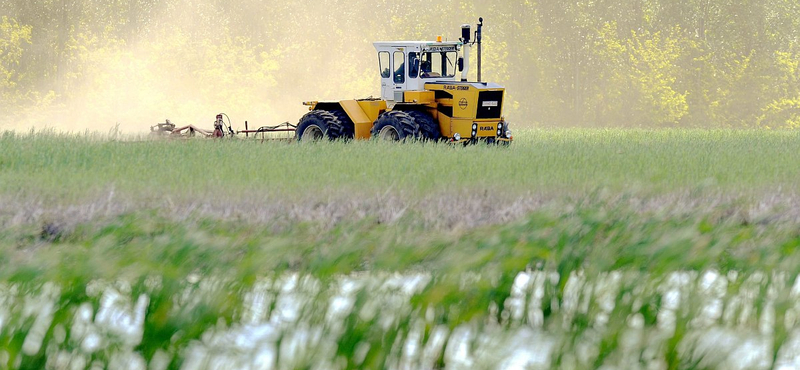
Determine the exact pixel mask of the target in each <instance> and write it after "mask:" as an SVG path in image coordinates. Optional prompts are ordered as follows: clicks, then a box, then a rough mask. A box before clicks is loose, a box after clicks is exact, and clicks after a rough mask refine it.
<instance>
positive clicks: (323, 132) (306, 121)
mask: <svg viewBox="0 0 800 370" xmlns="http://www.w3.org/2000/svg"><path fill="white" fill-rule="evenodd" d="M340 126H341V123H340V122H339V120H338V119H337V118H336V116H334V115H333V114H331V113H330V112H327V111H324V110H314V111H311V112H308V113H306V115H304V116H303V118H300V122H298V123H297V130H295V137H296V138H297V141H316V140H322V139H323V138H328V139H330V140H333V139H335V138H336V137H337V136H335V135H336V132H332V131H331V127H340Z"/></svg>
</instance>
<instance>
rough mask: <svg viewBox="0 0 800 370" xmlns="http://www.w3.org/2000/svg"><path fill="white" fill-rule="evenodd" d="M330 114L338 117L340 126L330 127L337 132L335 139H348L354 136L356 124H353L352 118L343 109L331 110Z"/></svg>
mask: <svg viewBox="0 0 800 370" xmlns="http://www.w3.org/2000/svg"><path fill="white" fill-rule="evenodd" d="M331 114H333V115H334V116H336V119H338V120H339V123H340V126H339V127H337V128H336V129H335V130H334V129H333V128H331V131H335V132H336V133H337V134H338V136H337V137H336V138H337V139H346V140H349V139H352V138H353V137H355V136H356V126H355V125H354V124H353V120H351V119H350V116H348V115H347V113H345V111H344V110H342V109H336V110H332V111H331Z"/></svg>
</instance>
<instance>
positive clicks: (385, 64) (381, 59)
mask: <svg viewBox="0 0 800 370" xmlns="http://www.w3.org/2000/svg"><path fill="white" fill-rule="evenodd" d="M378 68H380V71H381V77H383V78H389V77H391V76H392V72H391V70H390V69H389V52H387V51H382V52H380V53H378Z"/></svg>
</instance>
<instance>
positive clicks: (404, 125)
mask: <svg viewBox="0 0 800 370" xmlns="http://www.w3.org/2000/svg"><path fill="white" fill-rule="evenodd" d="M372 137H374V138H378V139H382V140H390V141H400V140H412V139H418V138H419V125H418V124H417V123H416V122H414V118H413V117H411V116H410V115H409V114H408V113H406V112H401V111H396V110H395V111H391V112H386V113H384V114H382V115H381V116H380V117H378V120H376V121H375V124H374V125H373V126H372Z"/></svg>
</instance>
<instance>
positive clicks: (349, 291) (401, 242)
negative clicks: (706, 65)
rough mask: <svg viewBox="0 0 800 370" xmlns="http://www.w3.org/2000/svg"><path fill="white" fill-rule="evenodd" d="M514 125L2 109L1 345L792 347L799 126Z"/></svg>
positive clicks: (375, 349)
mask: <svg viewBox="0 0 800 370" xmlns="http://www.w3.org/2000/svg"><path fill="white" fill-rule="evenodd" d="M515 136H516V139H517V140H516V141H515V143H514V144H513V146H512V147H510V148H499V147H486V146H473V147H451V146H449V145H444V144H441V145H440V144H431V143H409V144H389V143H381V142H353V143H320V144H311V145H307V144H303V145H300V144H288V143H281V142H269V143H260V142H258V141H238V140H234V141H226V140H221V141H209V140H189V141H149V140H133V139H130V140H129V139H119V138H107V137H100V136H93V135H78V136H70V135H60V134H52V133H43V134H42V133H38V134H37V133H34V134H11V133H6V134H4V135H3V136H1V137H0V148H1V149H0V225H2V228H0V266H2V267H0V281H2V283H0V368H3V367H6V366H7V367H9V368H26V369H38V368H44V367H49V368H65V369H66V368H70V366H76V367H77V368H83V367H80V366H78V365H80V364H84V365H85V366H84V367H88V366H89V365H90V364H92V363H97V364H101V365H102V364H111V365H109V367H110V368H131V369H133V368H140V367H137V366H138V365H137V364H143V363H144V364H146V365H147V366H150V367H149V368H170V369H173V368H174V369H205V368H215V367H214V366H213V365H212V364H214V363H221V364H223V365H219V367H216V368H230V369H237V368H279V369H300V368H332V369H338V368H369V369H382V368H393V369H394V368H398V369H399V368H445V367H446V368H487V369H488V368H493V369H494V368H504V369H505V368H508V369H512V368H518V367H515V366H516V365H519V364H522V365H524V366H527V368H531V369H537V368H554V369H555V368H559V369H562V368H572V369H590V368H603V367H604V368H620V369H629V368H669V369H689V368H698V369H699V368H713V369H716V368H719V369H732V368H743V369H744V368H749V369H760V368H764V369H768V368H780V367H781V366H790V365H792V364H795V363H797V360H796V359H797V358H800V351H798V350H797V349H796V347H797V346H798V345H800V343H798V341H799V340H800V339H799V338H800V332H797V331H796V328H797V325H798V320H797V318H798V317H800V304H798V303H797V302H796V297H797V296H798V295H799V294H800V289H795V288H793V286H794V285H795V283H796V280H797V276H798V274H800V253H798V246H800V232H798V230H800V207H799V206H800V197H798V196H797V190H798V185H797V184H798V180H800V168H798V166H797V164H798V163H800V150H798V149H800V135H798V134H797V133H796V132H792V131H777V132H770V131H701V130H688V131H687V130H665V131H644V130H632V131H623V130H552V131H551V130H533V131H523V132H519V131H517V132H515ZM141 297H146V300H144V301H141V300H140V299H141ZM676 297H677V298H676ZM48 302H49V303H48ZM254 302H255V303H254ZM342 302H344V303H342ZM334 303H336V304H334ZM339 305H342V306H343V307H345V308H342V309H341V310H340V309H336V307H339ZM137 307H138V308H140V309H141V310H143V311H137ZM378 308H380V309H378ZM87 310H88V311H87ZM82 312H89V314H82ZM136 312H143V313H144V315H143V316H141V315H140V316H141V317H139V319H140V320H139V321H137V319H136V314H135V313H136ZM114 314H116V316H115V315H114ZM87 315H88V316H87ZM87 317H88V318H87ZM106 317H116V318H117V319H116V321H114V320H107V319H104V318H106ZM119 322H123V323H127V324H126V325H128V326H125V325H122V324H119ZM253 325H256V327H258V328H262V329H263V328H266V329H263V330H266V331H269V333H272V334H270V335H267V334H263V335H262V334H259V335H261V336H259V335H256V334H253V331H254V330H255V329H253ZM258 325H261V326H258ZM86 327H89V328H92V329H91V330H88V329H85V328H86ZM128 327H132V328H133V329H130V330H129V331H126V330H128V329H125V328H128ZM123 329H125V330H123ZM137 330H138V331H137ZM315 330H318V331H315ZM242 332H246V333H249V334H248V335H249V336H246V338H249V339H248V340H246V341H245V342H246V343H252V344H253V345H252V346H249V345H250V344H247V345H242V344H240V343H239V342H237V341H236V340H235V339H231V338H233V337H235V335H238V334H237V333H239V334H241V333H242ZM92 333H94V334H92ZM259 333H263V331H262V332H259ZM314 333H316V334H314ZM470 333H471V334H470ZM709 333H710V334H709ZM95 334H96V336H97V337H98V338H102V339H101V340H99V343H101V344H98V345H93V344H92V343H95V342H92V341H90V340H89V339H91V338H94V337H92V335H95ZM242 335H243V334H242ZM442 336H443V338H445V339H441V338H442ZM87 338H89V339H87ZM131 338H133V339H131ZM437 338H438V339H437ZM722 339H724V340H722ZM37 343H38V346H37ZM87 343H89V344H87ZM236 343H239V344H236ZM534 344H535V345H534ZM459 348H462V349H463V350H459ZM258 356H268V358H270V359H271V360H263V358H262V357H258ZM269 356H273V357H269ZM254 358H262V360H263V361H260V362H259V361H255V360H253V359H254ZM59 361H60V362H59ZM81 361H82V362H81ZM115 361H116V362H115ZM215 361H216V362H215ZM248 361H249V362H248ZM254 361H255V362H254ZM793 361H794V362H793ZM256 362H258V363H261V364H271V366H272V367H270V366H266V367H257V366H255V365H253V364H255V363H256ZM119 363H123V364H127V365H126V366H127V367H124V366H122V367H115V365H114V364H119ZM76 364H77V365H76ZM59 366H61V367H59ZM248 366H249V367H248ZM142 368H143V367H142ZM788 368H791V367H788Z"/></svg>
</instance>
